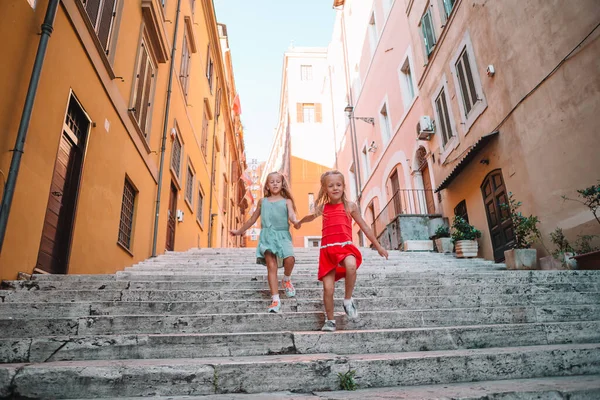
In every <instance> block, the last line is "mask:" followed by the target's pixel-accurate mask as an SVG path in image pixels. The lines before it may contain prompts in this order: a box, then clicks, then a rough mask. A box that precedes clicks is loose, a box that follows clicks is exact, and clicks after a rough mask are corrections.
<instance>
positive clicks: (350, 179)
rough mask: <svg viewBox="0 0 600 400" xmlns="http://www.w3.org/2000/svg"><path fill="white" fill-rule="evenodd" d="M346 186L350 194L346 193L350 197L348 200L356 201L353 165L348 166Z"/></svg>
mask: <svg viewBox="0 0 600 400" xmlns="http://www.w3.org/2000/svg"><path fill="white" fill-rule="evenodd" d="M348 185H349V186H350V193H348V194H349V195H350V196H349V198H350V200H352V201H354V200H356V174H355V168H354V164H352V165H350V168H349V169H348Z"/></svg>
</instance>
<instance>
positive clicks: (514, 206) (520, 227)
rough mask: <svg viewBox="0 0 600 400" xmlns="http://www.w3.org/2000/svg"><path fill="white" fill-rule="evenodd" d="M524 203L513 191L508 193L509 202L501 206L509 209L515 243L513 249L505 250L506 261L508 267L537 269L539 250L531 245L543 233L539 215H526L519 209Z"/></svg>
mask: <svg viewBox="0 0 600 400" xmlns="http://www.w3.org/2000/svg"><path fill="white" fill-rule="evenodd" d="M521 205H522V203H521V202H520V201H517V200H515V198H514V197H513V194H512V193H509V194H508V204H501V205H500V207H501V208H502V209H505V210H507V211H508V213H509V216H510V219H511V221H512V225H513V233H514V235H515V244H514V247H513V248H512V249H511V250H506V251H505V252H504V259H505V260H504V262H505V263H506V268H508V269H536V268H537V250H536V249H532V248H531V245H532V244H533V243H534V242H535V241H536V240H538V239H539V238H540V236H541V234H540V231H539V229H538V227H537V224H538V223H539V222H540V221H539V219H538V217H536V216H534V215H530V216H529V217H526V216H524V215H523V214H522V213H521V212H520V211H518V209H519V208H520V207H521Z"/></svg>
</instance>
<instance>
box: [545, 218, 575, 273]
mask: <svg viewBox="0 0 600 400" xmlns="http://www.w3.org/2000/svg"><path fill="white" fill-rule="evenodd" d="M550 241H551V242H552V243H553V244H554V245H555V246H556V250H554V251H553V252H552V253H551V255H549V256H546V257H542V258H540V268H541V269H574V268H576V267H577V261H576V260H575V259H574V258H573V256H574V255H575V250H574V249H573V247H572V246H571V244H570V243H569V241H568V240H567V238H566V237H565V234H564V233H563V230H562V229H561V228H556V229H555V230H554V232H552V233H550ZM544 248H545V247H544ZM546 251H548V252H550V251H549V250H548V249H547V248H546Z"/></svg>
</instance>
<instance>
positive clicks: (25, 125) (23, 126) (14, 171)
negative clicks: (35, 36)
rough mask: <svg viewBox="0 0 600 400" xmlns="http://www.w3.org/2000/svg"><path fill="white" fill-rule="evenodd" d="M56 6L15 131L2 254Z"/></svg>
mask: <svg viewBox="0 0 600 400" xmlns="http://www.w3.org/2000/svg"><path fill="white" fill-rule="evenodd" d="M58 4H59V0H50V1H49V2H48V7H47V8H46V16H45V17H44V22H43V23H42V27H41V29H42V33H41V35H40V43H39V44H38V49H37V53H36V55H35V61H34V63H33V71H32V72H31V78H30V79H29V87H28V88H27V95H26V97H25V105H24V106H23V113H22V114H21V122H20V123H19V130H18V131H17V140H16V141H15V148H14V149H13V150H12V151H13V155H12V159H11V161H10V169H9V171H8V177H7V179H6V185H5V186H4V193H3V196H2V205H1V206H0V252H2V245H3V244H4V236H5V235H6V227H7V225H8V216H9V214H10V207H11V205H12V200H13V196H14V194H15V187H16V185H17V176H18V175H19V167H20V166H21V157H22V156H23V152H24V147H25V139H26V137H27V130H28V129H29V122H30V121H31V114H32V112H33V103H34V102H35V96H36V94H37V88H38V84H39V82H40V76H41V74H42V67H43V65H44V58H45V56H46V49H47V48H48V41H49V40H50V36H51V35H52V31H53V30H54V19H55V17H56V12H57V10H58Z"/></svg>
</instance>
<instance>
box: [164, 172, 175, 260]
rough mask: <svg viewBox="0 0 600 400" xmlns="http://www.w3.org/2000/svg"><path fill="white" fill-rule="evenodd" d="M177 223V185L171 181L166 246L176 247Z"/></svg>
mask: <svg viewBox="0 0 600 400" xmlns="http://www.w3.org/2000/svg"><path fill="white" fill-rule="evenodd" d="M176 225H177V187H176V186H175V185H174V184H173V182H171V192H170V195H169V209H168V210H167V243H166V246H165V248H166V249H167V250H170V251H173V250H174V249H175V226H176Z"/></svg>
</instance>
